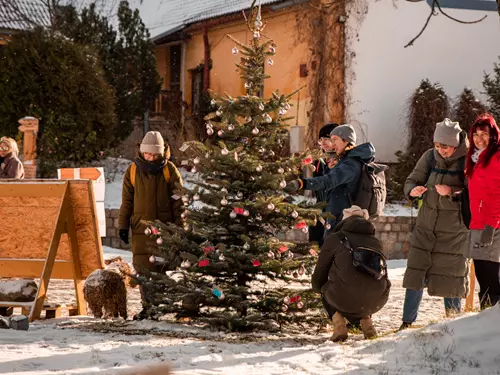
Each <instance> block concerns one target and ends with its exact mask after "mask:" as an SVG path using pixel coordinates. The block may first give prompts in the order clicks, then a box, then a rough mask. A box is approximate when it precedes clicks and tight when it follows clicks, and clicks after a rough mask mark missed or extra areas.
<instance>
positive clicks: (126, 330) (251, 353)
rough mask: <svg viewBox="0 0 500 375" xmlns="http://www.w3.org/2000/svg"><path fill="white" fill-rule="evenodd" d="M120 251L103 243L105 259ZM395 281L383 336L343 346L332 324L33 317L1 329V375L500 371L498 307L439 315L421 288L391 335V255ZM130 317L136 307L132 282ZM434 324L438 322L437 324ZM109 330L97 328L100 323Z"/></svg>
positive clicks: (438, 303)
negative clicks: (410, 314) (296, 327)
mask: <svg viewBox="0 0 500 375" xmlns="http://www.w3.org/2000/svg"><path fill="white" fill-rule="evenodd" d="M117 255H119V256H121V257H122V258H124V259H127V260H128V261H130V253H129V252H127V251H124V250H116V249H112V248H108V247H105V248H104V257H105V258H111V257H114V256H117ZM388 267H389V278H390V279H391V282H392V285H393V286H392V289H391V294H390V298H389V301H388V303H387V305H386V306H385V307H384V308H383V309H382V310H381V311H380V312H379V313H377V314H375V315H374V316H373V319H374V323H375V326H376V327H377V329H378V331H379V334H380V336H381V337H380V338H379V339H376V340H363V339H362V336H361V335H359V334H353V335H350V338H349V340H348V341H347V342H346V343H344V344H334V343H332V342H330V341H329V337H330V335H331V331H330V328H329V330H328V331H321V332H320V333H317V334H316V329H314V330H312V331H311V332H304V333H303V334H291V333H289V332H284V333H281V334H272V335H267V334H263V333H255V334H235V333H232V334H224V333H221V332H211V331H208V330H202V329H199V328H196V327H194V326H188V325H181V324H169V323H166V322H150V321H142V322H137V321H131V320H128V321H123V320H121V319H119V320H115V321H106V320H99V319H94V318H91V317H63V318H59V319H52V320H46V321H38V322H35V323H32V325H31V327H30V330H29V331H27V332H22V331H15V330H1V331H0V353H2V355H1V356H0V375H42V374H43V375H48V374H54V375H60V374H96V373H102V374H110V375H111V374H120V371H122V370H124V369H125V368H130V367H133V366H136V365H142V364H149V363H155V362H160V361H167V362H170V363H171V364H172V366H173V368H174V373H175V374H179V375H183V374H186V375H187V374H190V375H191V374H203V375H205V374H231V375H232V374H258V375H263V374H276V375H278V374H279V375H283V374H321V375H323V374H353V375H354V374H374V375H381V374H391V375H392V374H408V373H415V374H448V373H453V374H461V375H464V374H500V371H498V369H500V354H499V352H498V347H499V344H500V342H499V341H500V339H499V338H500V308H498V307H495V308H493V309H491V310H489V311H485V312H483V313H481V314H474V313H472V314H467V315H464V316H463V317H461V318H458V319H456V320H446V319H445V318H444V308H443V301H442V298H436V297H430V296H428V295H427V294H425V296H424V299H423V301H422V305H421V308H420V314H419V318H418V320H417V325H418V326H419V327H425V326H427V327H425V328H422V329H412V330H408V331H406V332H401V333H395V330H396V329H397V328H398V327H399V325H400V322H401V314H402V307H403V298H404V289H403V288H402V285H401V283H402V276H403V274H404V270H405V267H406V261H405V260H392V261H389V262H388ZM48 298H49V301H50V302H61V303H62V302H64V303H73V302H74V299H75V298H74V289H73V283H72V282H71V281H67V280H51V282H50V284H49V288H48ZM128 306H129V316H132V315H133V314H135V313H136V312H138V311H139V310H140V307H141V306H140V296H139V291H138V290H137V289H129V290H128ZM436 322H444V323H440V324H433V323H436ZM105 325H106V328H109V325H113V330H112V331H109V330H98V329H96V328H99V327H101V326H103V327H104V326H105Z"/></svg>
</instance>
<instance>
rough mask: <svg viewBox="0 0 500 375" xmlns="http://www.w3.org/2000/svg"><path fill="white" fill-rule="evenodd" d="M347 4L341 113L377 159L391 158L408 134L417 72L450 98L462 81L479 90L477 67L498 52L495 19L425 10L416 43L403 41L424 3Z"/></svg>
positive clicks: (359, 0)
mask: <svg viewBox="0 0 500 375" xmlns="http://www.w3.org/2000/svg"><path fill="white" fill-rule="evenodd" d="M351 4H352V5H351V10H353V12H350V16H349V19H348V22H347V25H346V26H347V52H348V53H350V52H353V53H354V54H355V55H354V56H353V58H352V59H349V58H347V63H348V64H349V66H348V67H347V68H346V69H347V71H346V73H347V75H346V88H347V94H348V95H347V98H346V101H347V119H348V121H350V122H352V123H354V124H355V125H357V128H358V129H361V128H362V129H363V131H364V132H365V136H366V138H368V139H369V140H370V141H371V142H372V143H374V145H375V148H376V150H377V159H378V160H379V161H385V162H389V161H395V159H396V158H395V156H394V152H395V151H397V150H399V149H402V148H403V147H404V146H405V143H406V139H407V137H406V135H407V133H406V126H405V115H406V102H407V100H408V98H409V97H410V95H411V94H412V92H413V91H414V90H415V89H416V88H417V86H418V85H419V84H420V81H421V80H422V79H424V78H429V79H430V80H431V82H439V83H440V84H441V85H442V86H443V88H444V89H445V91H446V93H447V94H448V95H449V96H450V97H451V98H453V99H454V98H456V96H457V95H459V94H460V92H461V91H462V90H463V88H464V87H466V86H467V87H470V88H472V89H473V90H474V91H475V93H476V94H479V95H480V92H481V91H482V90H483V88H482V79H483V75H484V72H485V71H487V72H491V71H492V70H493V63H494V62H497V61H498V56H499V55H500V19H499V16H498V13H495V12H484V11H469V10H457V9H445V11H446V12H448V13H449V14H452V15H453V16H454V17H456V18H459V19H462V20H469V21H470V20H474V19H477V18H480V17H482V16H484V15H485V14H487V15H488V16H487V18H486V19H485V20H484V21H482V22H480V23H478V24H474V25H463V24H458V23H456V22H453V21H452V20H449V19H447V18H445V17H444V16H442V15H438V16H435V17H432V19H431V22H430V24H429V26H428V27H427V29H426V31H425V32H424V34H423V35H422V36H421V37H420V38H419V39H418V40H417V41H416V42H415V45H414V46H412V47H408V48H404V46H405V45H406V44H407V43H408V42H409V41H410V40H411V39H412V38H413V37H414V36H415V35H417V33H418V32H419V31H420V29H421V28H422V26H423V24H424V23H425V20H426V18H427V16H428V14H429V12H430V7H429V6H428V5H427V3H425V2H420V3H411V2H407V1H403V0H378V1H373V0H367V1H366V2H365V3H364V4H363V0H353V1H352V2H351ZM363 5H364V6H366V7H367V8H368V12H367V13H366V15H364V17H363V16H360V14H362V13H363V12H362V11H361V12H360V13H357V10H359V9H361V10H362V9H363ZM352 7H356V9H354V8H352ZM363 18H364V19H363ZM356 36H357V37H356ZM362 138H363V137H362Z"/></svg>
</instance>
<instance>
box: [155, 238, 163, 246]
mask: <svg viewBox="0 0 500 375" xmlns="http://www.w3.org/2000/svg"><path fill="white" fill-rule="evenodd" d="M156 243H157V244H158V245H162V244H163V238H161V237H158V238H157V239H156Z"/></svg>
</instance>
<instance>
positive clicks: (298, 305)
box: [297, 301, 304, 309]
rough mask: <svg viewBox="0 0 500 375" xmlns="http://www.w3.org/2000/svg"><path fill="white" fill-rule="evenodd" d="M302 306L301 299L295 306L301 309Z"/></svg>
mask: <svg viewBox="0 0 500 375" xmlns="http://www.w3.org/2000/svg"><path fill="white" fill-rule="evenodd" d="M303 307H304V303H303V302H302V301H299V302H297V308H298V309H301V308H303Z"/></svg>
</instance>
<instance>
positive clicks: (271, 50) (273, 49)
mask: <svg viewBox="0 0 500 375" xmlns="http://www.w3.org/2000/svg"><path fill="white" fill-rule="evenodd" d="M269 52H270V53H272V54H273V55H274V54H275V53H276V48H274V47H269Z"/></svg>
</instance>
